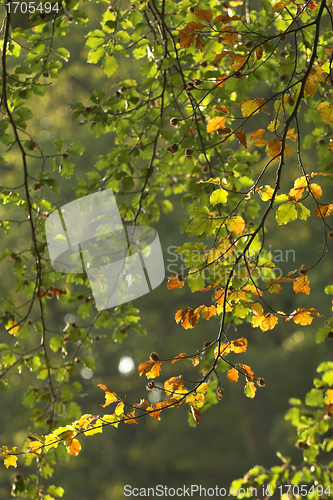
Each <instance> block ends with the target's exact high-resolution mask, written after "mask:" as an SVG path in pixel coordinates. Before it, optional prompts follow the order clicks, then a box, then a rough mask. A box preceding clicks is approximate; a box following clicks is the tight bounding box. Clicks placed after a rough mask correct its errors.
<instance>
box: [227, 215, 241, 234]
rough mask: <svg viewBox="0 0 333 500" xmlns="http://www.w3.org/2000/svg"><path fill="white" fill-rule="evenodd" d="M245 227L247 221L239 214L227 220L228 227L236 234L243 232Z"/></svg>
mask: <svg viewBox="0 0 333 500" xmlns="http://www.w3.org/2000/svg"><path fill="white" fill-rule="evenodd" d="M244 227H245V221H244V219H243V218H242V217H240V216H239V215H236V216H234V217H230V219H228V220H227V228H228V229H229V231H232V232H234V233H235V234H243V231H244Z"/></svg>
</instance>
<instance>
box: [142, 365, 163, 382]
mask: <svg viewBox="0 0 333 500" xmlns="http://www.w3.org/2000/svg"><path fill="white" fill-rule="evenodd" d="M161 364H162V363H161V362H160V361H146V362H145V363H140V365H139V368H138V370H139V373H140V377H142V375H146V376H147V378H155V377H158V376H159V374H160V371H161Z"/></svg>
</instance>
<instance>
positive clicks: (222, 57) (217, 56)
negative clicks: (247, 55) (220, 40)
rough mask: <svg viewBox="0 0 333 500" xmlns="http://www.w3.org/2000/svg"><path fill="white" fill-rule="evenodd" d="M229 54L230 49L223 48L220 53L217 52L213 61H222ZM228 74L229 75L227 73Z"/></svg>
mask: <svg viewBox="0 0 333 500" xmlns="http://www.w3.org/2000/svg"><path fill="white" fill-rule="evenodd" d="M228 54H230V52H229V50H222V52H221V53H220V54H216V56H215V59H214V61H213V64H218V63H220V62H221V61H222V59H224V58H225V56H227V55H228ZM225 76H227V75H225Z"/></svg>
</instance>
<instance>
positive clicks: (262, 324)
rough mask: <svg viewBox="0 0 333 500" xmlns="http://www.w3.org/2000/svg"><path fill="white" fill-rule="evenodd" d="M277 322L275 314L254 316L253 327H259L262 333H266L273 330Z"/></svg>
mask: <svg viewBox="0 0 333 500" xmlns="http://www.w3.org/2000/svg"><path fill="white" fill-rule="evenodd" d="M277 322H278V318H277V316H275V315H274V314H269V313H266V314H258V315H257V316H253V319H252V326H253V328H256V327H258V326H259V328H260V329H261V331H263V332H266V331H267V330H273V328H274V327H275V325H276V324H277Z"/></svg>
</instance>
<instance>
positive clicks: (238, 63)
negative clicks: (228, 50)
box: [231, 54, 246, 71]
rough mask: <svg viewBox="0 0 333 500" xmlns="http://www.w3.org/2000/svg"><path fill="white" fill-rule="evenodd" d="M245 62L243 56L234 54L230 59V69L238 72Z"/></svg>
mask: <svg viewBox="0 0 333 500" xmlns="http://www.w3.org/2000/svg"><path fill="white" fill-rule="evenodd" d="M245 62H246V57H245V56H243V55H242V54H234V55H233V56H232V57H231V68H232V69H233V70H234V71H238V70H239V69H241V68H242V67H243V66H244V64H245Z"/></svg>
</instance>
